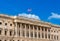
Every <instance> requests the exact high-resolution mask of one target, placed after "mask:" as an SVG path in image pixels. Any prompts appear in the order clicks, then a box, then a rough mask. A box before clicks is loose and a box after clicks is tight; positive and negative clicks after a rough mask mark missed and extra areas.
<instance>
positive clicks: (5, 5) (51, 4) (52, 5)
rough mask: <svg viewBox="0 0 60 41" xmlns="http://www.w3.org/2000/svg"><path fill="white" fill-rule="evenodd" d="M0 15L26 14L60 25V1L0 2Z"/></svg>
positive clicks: (15, 0) (1, 0) (18, 0)
mask: <svg viewBox="0 0 60 41" xmlns="http://www.w3.org/2000/svg"><path fill="white" fill-rule="evenodd" d="M28 9H30V12H29V11H28ZM0 14H8V15H13V16H14V15H18V14H27V15H28V16H29V15H31V16H34V17H33V18H36V17H37V18H38V19H40V20H42V21H45V22H50V23H52V24H57V25H60V0H0ZM31 16H30V17H31Z"/></svg>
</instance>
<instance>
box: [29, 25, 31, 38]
mask: <svg viewBox="0 0 60 41" xmlns="http://www.w3.org/2000/svg"><path fill="white" fill-rule="evenodd" d="M29 38H31V29H30V25H29Z"/></svg>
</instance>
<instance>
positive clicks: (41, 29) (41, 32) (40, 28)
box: [40, 27, 42, 38]
mask: <svg viewBox="0 0 60 41" xmlns="http://www.w3.org/2000/svg"><path fill="white" fill-rule="evenodd" d="M40 38H42V29H41V27H40Z"/></svg>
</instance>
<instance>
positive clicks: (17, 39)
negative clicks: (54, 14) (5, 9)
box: [0, 14, 60, 41]
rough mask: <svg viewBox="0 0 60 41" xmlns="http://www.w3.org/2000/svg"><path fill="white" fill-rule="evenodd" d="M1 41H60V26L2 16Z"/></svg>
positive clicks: (0, 21)
mask: <svg viewBox="0 0 60 41" xmlns="http://www.w3.org/2000/svg"><path fill="white" fill-rule="evenodd" d="M0 41H60V26H58V25H53V24H51V23H48V22H43V21H40V20H35V19H29V18H25V17H19V16H8V15H4V14H0Z"/></svg>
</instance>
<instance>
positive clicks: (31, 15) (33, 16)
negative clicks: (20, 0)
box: [18, 13, 40, 20]
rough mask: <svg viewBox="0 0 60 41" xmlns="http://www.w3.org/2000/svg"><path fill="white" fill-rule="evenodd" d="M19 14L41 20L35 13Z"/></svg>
mask: <svg viewBox="0 0 60 41" xmlns="http://www.w3.org/2000/svg"><path fill="white" fill-rule="evenodd" d="M18 16H22V17H27V18H32V19H37V20H40V18H39V16H37V15H34V14H26V13H20V14H18Z"/></svg>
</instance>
